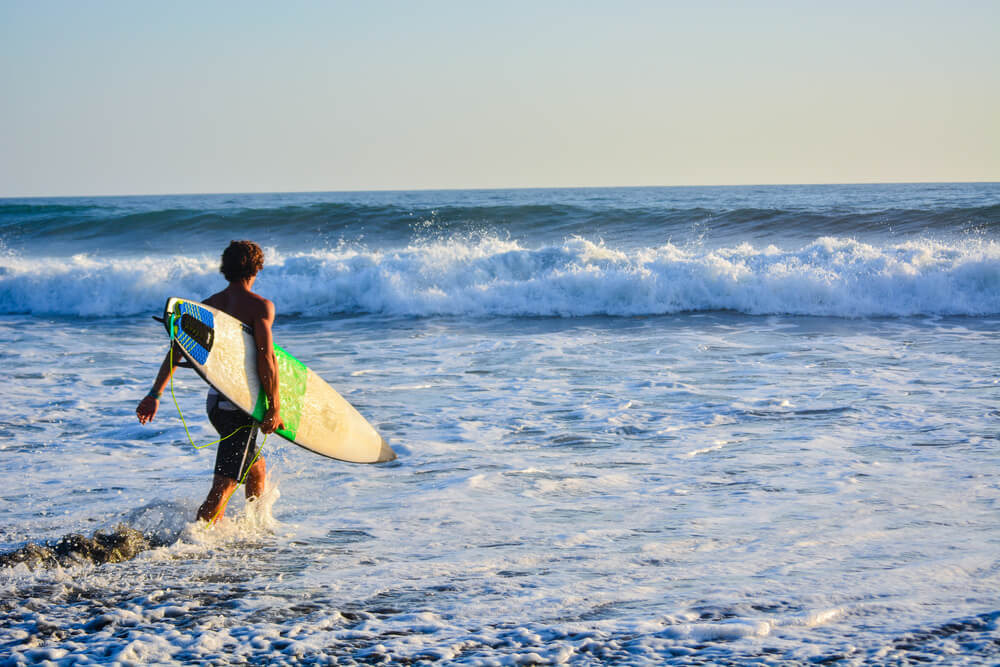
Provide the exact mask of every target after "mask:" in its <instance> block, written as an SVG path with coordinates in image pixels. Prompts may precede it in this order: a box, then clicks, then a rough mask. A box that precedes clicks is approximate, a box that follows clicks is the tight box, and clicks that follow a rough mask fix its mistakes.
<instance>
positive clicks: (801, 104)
mask: <svg viewBox="0 0 1000 667" xmlns="http://www.w3.org/2000/svg"><path fill="white" fill-rule="evenodd" d="M998 32H1000V2H961V1H958V2H956V1H954V0H952V1H949V2H879V3H870V2H839V3H830V2H761V3H739V2H704V3H672V2H639V1H634V2H629V1H618V2H543V1H540V0H537V1H535V2H504V3H486V2H445V1H439V2H435V1H430V2H379V1H371V2H356V3H355V2H282V3H277V2H211V3H203V2H171V3H136V2H106V1H101V0H95V1H94V2H55V1H53V2H27V1H25V2H20V1H14V0H0V86H2V90H3V91H4V102H3V104H2V105H0V196H22V195H82V194H147V193H148V194H155V193H174V192H178V193H184V192H251V191H301V190H359V189H361V190H364V189H417V188H473V187H558V186H602V185H607V186H627V185H697V184H748V183H844V182H904V181H983V180H987V181H997V180H1000V120H998V119H1000V39H997V38H996V35H997V34H998Z"/></svg>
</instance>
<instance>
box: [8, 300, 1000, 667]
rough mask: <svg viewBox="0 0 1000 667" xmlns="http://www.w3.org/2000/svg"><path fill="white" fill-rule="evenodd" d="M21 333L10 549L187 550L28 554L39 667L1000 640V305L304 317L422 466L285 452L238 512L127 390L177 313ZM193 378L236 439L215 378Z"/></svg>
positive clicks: (465, 658)
mask: <svg viewBox="0 0 1000 667" xmlns="http://www.w3.org/2000/svg"><path fill="white" fill-rule="evenodd" d="M0 324H2V329H0V331H2V335H3V336H4V339H5V343H8V342H9V343H15V342H16V340H17V337H18V336H19V335H21V334H20V333H18V332H24V331H25V330H26V329H27V328H28V325H29V324H30V328H31V330H32V338H33V340H34V341H35V342H34V343H33V344H32V345H31V346H27V347H26V346H23V345H16V344H5V345H4V349H5V350H7V352H6V353H5V356H6V358H5V364H6V367H7V369H8V371H9V372H10V373H11V377H12V378H16V379H17V380H18V386H19V388H20V389H19V391H18V394H19V397H18V404H19V405H20V407H21V409H20V410H17V411H10V410H9V405H10V404H8V410H7V411H5V412H7V414H5V415H4V419H3V421H4V423H5V424H6V426H5V428H6V429H7V433H9V434H10V437H9V438H7V439H5V442H4V444H3V445H2V446H3V449H2V452H3V462H4V467H5V471H4V474H5V478H6V479H7V480H8V486H7V488H6V490H5V491H4V501H5V505H7V506H8V507H9V508H11V511H10V517H11V520H10V521H9V523H8V526H7V528H5V531H4V534H3V541H4V544H5V545H6V546H7V547H13V546H17V545H18V544H19V543H20V542H21V541H23V540H28V539H47V538H53V537H58V536H59V535H62V534H63V533H66V532H69V531H80V532H89V531H90V530H92V529H93V528H95V527H104V526H109V525H111V524H113V523H115V522H118V521H121V520H122V519H123V518H124V519H126V520H128V521H131V523H132V524H133V525H136V526H137V527H139V528H140V529H142V530H147V531H151V532H154V533H156V532H159V534H161V535H162V536H164V537H167V538H169V539H171V540H172V543H171V545H170V546H167V547H163V548H158V549H153V550H150V551H147V552H144V553H143V554H141V555H140V556H139V557H137V558H136V559H135V560H133V561H130V562H128V563H121V564H105V565H100V566H90V567H87V566H77V567H70V568H57V569H54V570H52V569H49V570H39V571H35V572H28V571H26V570H25V569H24V568H22V569H16V570H12V571H7V572H4V573H3V574H0V582H2V586H3V590H4V595H3V599H4V602H3V603H2V606H0V610H2V611H0V614H2V618H3V622H2V624H0V627H2V628H3V629H2V630H0V646H2V647H3V650H4V651H7V652H9V654H10V655H11V656H13V658H14V659H15V660H16V659H18V656H21V657H23V658H24V659H26V660H38V659H41V658H43V657H46V656H47V657H48V658H49V659H60V658H66V657H67V656H69V655H71V654H72V655H83V656H87V657H89V658H90V659H92V660H95V661H104V660H108V659H116V660H120V661H129V660H131V661H135V662H147V661H150V660H154V661H156V660H167V661H170V660H176V661H186V660H209V661H210V660H218V661H221V662H237V661H241V660H244V659H246V660H253V661H279V662H280V661H282V660H292V659H294V658H299V659H302V660H305V661H315V662H346V663H350V662H369V661H378V660H383V659H384V660H390V661H404V660H416V659H425V658H426V659H442V660H449V661H458V662H470V663H483V662H487V663H488V662H500V663H504V662H513V661H520V660H525V659H527V660H541V661H551V662H559V661H563V660H571V661H576V662H582V663H593V664H597V663H600V662H603V661H607V660H621V661H625V662H635V663H642V662H648V663H650V664H653V663H659V662H664V661H677V662H678V663H691V662H726V661H744V660H758V661H763V662H775V663H778V662H782V663H784V662H788V661H793V662H794V661H808V660H813V659H816V658H830V659H839V658H838V657H837V656H841V657H842V659H843V660H844V661H846V662H848V663H850V662H864V661H878V662H891V661H908V660H919V659H921V658H922V656H924V657H930V658H932V659H937V660H943V661H944V660H946V661H948V662H955V661H958V662H961V661H967V662H970V663H975V662H979V661H981V660H984V659H987V660H991V659H996V656H997V655H998V651H997V646H998V642H997V640H998V634H997V631H996V623H995V620H996V618H997V616H1000V605H998V601H997V594H996V591H997V590H998V584H1000V581H998V570H997V568H998V561H997V558H996V553H997V547H996V544H997V541H998V539H1000V530H998V526H997V521H996V509H997V502H998V499H1000V484H998V482H1000V476H998V475H1000V465H998V463H1000V462H998V454H997V450H996V447H995V443H996V440H997V437H998V434H1000V420H998V413H997V411H996V408H995V401H996V397H997V384H996V380H995V378H994V376H993V373H994V369H995V367H996V365H997V361H998V358H997V357H998V355H997V352H996V346H995V344H994V341H993V331H995V329H996V326H997V324H998V320H993V319H968V318H960V319H931V318H920V319H910V320H900V319H892V320H874V321H856V320H842V319H822V318H795V317H756V318H754V317H750V318H748V317H745V316H741V315H732V314H723V313H714V314H712V313H708V314H700V315H684V316H671V317H643V318H580V319H573V320H565V319H545V318H540V319H533V320H515V319H504V318H490V319H473V320H468V319H434V318H427V319H422V320H410V319H393V318H385V317H354V318H351V317H344V318H339V319H334V320H318V319H315V320H308V319H305V320H303V319H299V320H295V321H294V322H292V323H288V324H285V325H282V326H279V327H278V328H277V329H276V335H277V336H278V337H279V339H280V341H281V342H282V345H283V346H284V347H286V349H289V350H290V351H292V352H293V353H296V354H298V355H299V356H300V357H303V358H305V359H307V360H308V361H309V362H310V364H311V365H312V367H313V368H315V369H316V370H317V371H318V372H319V373H320V374H321V375H323V376H324V377H327V378H329V379H330V380H332V381H334V383H335V384H336V385H338V386H340V387H341V388H342V390H343V391H344V393H345V395H346V396H347V397H348V398H349V400H351V401H352V402H353V403H354V404H355V405H356V406H357V407H358V408H359V409H360V410H361V411H362V412H363V413H365V414H367V415H369V416H371V417H372V418H373V421H374V422H375V424H376V426H377V427H378V428H379V429H380V431H382V432H383V433H384V434H385V435H386V436H387V437H389V438H390V439H391V442H392V443H393V445H394V446H395V447H396V449H397V451H398V452H399V453H400V458H399V459H398V460H397V461H396V462H393V463H390V464H385V465H379V466H356V465H349V464H343V463H338V462H334V461H328V460H324V459H321V458H317V457H316V456H315V455H312V454H310V453H308V452H306V451H304V450H300V449H298V448H296V447H294V446H293V445H290V444H288V443H285V442H282V441H278V440H275V439H271V440H269V442H268V444H267V446H266V453H267V458H268V465H269V469H270V475H271V484H272V491H275V490H276V491H277V492H278V495H280V499H274V498H269V499H267V500H266V502H264V503H262V505H264V507H261V508H258V509H257V511H254V512H251V513H250V514H245V513H244V512H243V511H242V510H241V508H242V501H234V507H233V509H232V510H231V512H230V513H231V514H233V516H234V518H233V519H232V520H231V521H230V522H229V523H228V524H227V525H225V526H221V527H219V528H218V529H216V530H210V531H207V532H206V531H204V530H198V529H196V528H194V527H192V526H190V525H188V524H187V523H186V520H189V519H190V517H191V516H192V515H193V512H194V509H195V507H196V506H197V503H198V501H199V500H200V496H201V494H202V493H204V492H205V491H206V490H207V484H208V481H209V476H210V468H211V460H212V454H211V452H210V451H207V450H206V451H203V452H198V451H196V450H195V449H194V448H192V447H191V445H190V444H188V443H186V442H184V441H183V430H182V428H181V426H180V424H179V421H178V419H177V415H176V410H174V409H173V406H172V405H170V404H169V403H167V402H165V403H164V405H163V406H162V408H161V414H160V415H158V417H157V420H156V421H155V422H154V424H153V425H152V426H151V427H146V428H144V427H141V426H139V425H138V424H137V423H133V422H132V421H131V420H132V419H133V418H132V416H131V414H130V413H131V410H133V409H134V406H133V405H132V403H133V402H134V400H133V399H134V398H135V397H136V396H139V395H141V393H142V390H143V388H144V387H145V384H146V382H147V380H146V379H145V378H142V379H140V378H139V377H136V379H135V380H129V381H125V382H123V381H121V380H118V379H117V378H121V377H129V375H130V373H132V374H134V373H133V370H134V369H135V368H145V369H147V370H149V371H150V373H151V372H152V370H154V365H153V360H154V359H155V358H156V356H157V355H158V353H159V352H160V351H161V350H160V348H161V347H162V345H160V344H159V343H160V341H159V340H158V339H157V338H156V334H158V333H159V332H158V330H157V327H158V325H157V324H156V323H154V322H151V321H150V322H149V323H146V322H135V321H132V320H122V321H113V322H108V323H98V322H91V321H85V322H82V323H81V322H75V323H74V326H73V327H72V328H73V329H75V331H73V332H70V331H68V330H67V329H68V327H67V326H66V324H67V323H66V322H64V321H59V320H52V321H48V322H44V321H38V320H34V321H31V318H25V317H17V316H8V317H5V318H3V320H2V323H0ZM83 335H90V336H91V337H92V338H88V339H87V340H96V341H97V342H95V343H93V344H92V345H91V346H90V347H89V349H84V350H81V349H80V346H79V345H78V343H79V341H80V339H81V336H83ZM102 336H103V337H105V339H106V340H107V339H110V338H111V337H112V336H114V341H113V343H112V342H100V341H101V340H102ZM42 340H44V341H46V342H47V344H46V345H44V346H43V345H41V344H40V341H42ZM314 341H322V342H320V343H316V342H314ZM43 350H44V352H45V353H46V354H47V355H54V356H56V357H58V358H59V359H61V361H60V362H58V363H56V362H51V363H49V364H48V365H47V366H46V370H45V371H44V372H43V373H33V372H32V371H31V370H30V369H31V368H33V367H37V366H38V361H37V359H38V358H39V356H40V355H42V353H43ZM81 382H85V383H86V385H87V386H90V387H92V388H93V389H94V390H93V391H91V392H78V391H76V390H75V389H76V388H77V387H78V386H79V384H80V383H81ZM98 388H99V389H98ZM175 389H176V393H177V395H178V397H179V399H180V407H181V409H182V411H183V412H184V414H185V416H186V418H187V419H188V422H189V424H191V425H192V433H193V434H195V435H196V439H197V438H198V437H200V438H201V439H202V441H207V440H208V439H209V437H210V435H211V434H210V432H209V427H207V426H206V423H205V421H206V420H204V419H203V417H202V415H201V414H200V412H199V409H200V407H201V405H200V404H201V401H202V386H201V384H200V380H198V379H197V378H196V377H195V376H194V375H193V374H190V373H188V375H187V376H183V375H182V376H179V377H178V382H177V383H176V386H175ZM16 471H20V474H15V472H16ZM95 481H96V482H97V483H96V484H95ZM275 500H276V502H275ZM271 502H273V505H270V503H271ZM268 505H270V506H268ZM136 508H139V509H138V510H137V509H136ZM171 536H172V537H171ZM61 651H67V653H60V652H61Z"/></svg>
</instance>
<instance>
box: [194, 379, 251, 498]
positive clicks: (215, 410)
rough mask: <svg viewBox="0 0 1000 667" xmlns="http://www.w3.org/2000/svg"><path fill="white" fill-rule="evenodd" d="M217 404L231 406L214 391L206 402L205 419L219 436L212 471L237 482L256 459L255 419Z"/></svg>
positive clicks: (240, 411) (237, 410)
mask: <svg viewBox="0 0 1000 667" xmlns="http://www.w3.org/2000/svg"><path fill="white" fill-rule="evenodd" d="M220 403H221V404H222V405H223V406H228V405H232V404H231V403H229V401H227V400H226V399H225V398H223V397H222V396H221V395H219V394H217V393H215V392H211V393H209V395H208V398H207V399H206V401H205V411H206V412H208V420H209V421H210V422H212V426H214V427H215V430H216V431H218V432H219V435H220V436H221V437H222V440H221V441H220V442H219V449H218V450H217V452H216V454H215V474H216V475H222V476H223V477H228V478H229V479H232V480H235V481H237V482H239V481H242V480H243V478H244V477H245V476H246V474H247V471H248V470H249V469H250V466H251V465H252V464H253V463H254V462H255V460H256V458H257V453H258V451H259V449H258V447H257V422H255V421H254V420H253V419H252V418H251V417H250V416H249V415H247V414H246V413H245V412H243V411H242V410H240V409H239V408H236V409H235V410H231V409H227V408H226V407H220ZM234 407H235V406H234Z"/></svg>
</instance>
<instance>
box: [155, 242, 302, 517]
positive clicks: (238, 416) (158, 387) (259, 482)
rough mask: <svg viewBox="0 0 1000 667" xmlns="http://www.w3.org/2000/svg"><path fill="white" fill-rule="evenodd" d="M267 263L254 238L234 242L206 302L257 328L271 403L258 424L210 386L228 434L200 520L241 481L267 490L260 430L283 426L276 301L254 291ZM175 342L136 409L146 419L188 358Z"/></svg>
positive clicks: (257, 492)
mask: <svg viewBox="0 0 1000 667" xmlns="http://www.w3.org/2000/svg"><path fill="white" fill-rule="evenodd" d="M263 266H264V252H263V251H262V250H261V249H260V246H258V245H257V244H256V243H254V242H252V241H233V242H232V243H230V244H229V247H227V248H226V249H225V251H224V252H223V253H222V265H221V267H220V271H221V272H222V275H223V276H225V278H226V280H228V281H229V286H228V287H226V288H225V289H224V290H222V291H221V292H217V293H215V294H213V295H212V296H210V297H208V298H207V299H205V301H204V303H205V304H206V305H209V306H212V307H214V308H218V309H219V310H221V311H223V312H225V313H228V314H230V315H232V316H233V317H235V318H236V319H238V320H240V321H241V322H243V323H244V324H246V325H248V326H250V327H251V328H252V329H253V337H254V342H255V343H256V346H257V373H258V375H259V377H260V384H261V387H262V389H263V391H264V393H265V395H266V396H267V405H268V408H267V411H266V412H265V413H264V415H263V419H261V421H260V423H259V424H258V423H257V422H256V421H254V419H253V418H251V417H249V416H248V415H246V414H245V413H244V412H243V411H241V410H240V409H239V408H238V407H236V406H235V405H233V404H232V403H230V402H229V401H227V400H226V399H225V398H223V397H222V396H221V395H220V394H219V392H217V391H216V390H215V389H214V388H210V389H209V392H208V398H207V401H206V409H207V411H208V419H209V421H210V422H212V426H213V427H215V430H216V431H218V432H219V436H221V437H223V439H222V441H221V442H220V443H219V449H218V452H217V454H216V458H215V475H214V477H213V479H212V488H211V489H210V490H209V492H208V497H207V498H205V502H203V503H202V504H201V507H199V508H198V519H200V520H202V521H214V520H215V519H217V518H218V517H221V516H222V515H223V513H224V512H225V511H226V503H227V502H228V501H229V496H231V495H232V493H233V491H235V489H236V486H237V485H238V484H239V482H240V480H245V482H246V497H247V499H248V500H250V499H254V498H259V497H260V496H261V495H263V493H264V484H265V479H266V472H267V469H266V465H265V463H264V458H263V457H261V456H259V452H258V447H257V430H258V428H259V429H260V430H262V431H264V433H273V432H274V431H275V430H277V429H279V428H283V427H284V424H283V423H282V421H281V416H280V411H281V403H280V396H279V395H278V360H277V358H276V357H275V354H274V341H273V338H272V335H271V325H272V324H273V323H274V304H273V303H271V302H270V301H269V300H267V299H265V298H264V297H262V296H260V295H259V294H254V293H253V292H252V291H251V288H252V287H253V283H254V281H255V280H256V279H257V273H258V272H259V271H260V270H261V269H262V268H263ZM173 345H174V346H175V347H174V349H173V353H171V352H169V351H168V352H167V356H166V358H165V359H164V360H163V363H162V364H161V365H160V372H159V373H157V375H156V380H154V381H153V387H152V389H150V392H149V394H148V395H146V397H145V398H143V399H142V401H141V402H140V403H139V407H137V408H136V410H135V414H136V416H138V418H139V422H140V423H142V424H146V423H148V422H151V421H152V420H153V417H155V416H156V410H157V408H158V407H159V405H160V396H161V395H162V394H163V391H164V389H166V387H167V382H169V381H170V376H171V375H172V374H173V372H174V368H175V367H176V366H177V364H178V362H179V361H180V360H181V359H182V358H183V356H182V354H181V351H180V346H179V345H178V344H177V343H176V342H174V343H173Z"/></svg>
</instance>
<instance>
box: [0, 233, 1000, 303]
mask: <svg viewBox="0 0 1000 667" xmlns="http://www.w3.org/2000/svg"><path fill="white" fill-rule="evenodd" d="M220 284H221V278H220V277H219V276H218V274H217V264H216V260H215V259H214V258H207V257H201V258H188V257H172V258H167V257H163V256H150V257H145V258H141V259H107V258H103V257H97V256H92V255H77V256H74V257H72V258H69V259H63V258H60V259H45V258H30V259H29V258H22V257H18V256H16V255H12V254H6V255H4V256H3V257H2V258H0V313H36V314H63V315H83V316H91V315H128V314H134V313H141V312H152V311H156V310H157V309H158V308H160V307H161V306H162V303H163V301H164V300H165V298H166V297H167V296H168V295H171V294H174V295H176V294H181V295H183V296H188V297H191V298H204V297H205V296H207V295H208V294H210V293H212V292H213V291H215V290H216V289H218V287H219V286H220ZM258 288H259V289H260V291H262V292H263V293H264V294H266V295H268V296H269V297H271V298H272V299H273V300H274V301H275V302H276V303H277V304H279V306H280V310H281V312H283V313H285V314H295V313H301V314H307V315H330V314H336V313H352V312H368V313H382V314H388V315H413V316H429V315H471V316H489V315H501V316H521V315H523V316H552V315H554V316H563V317H574V316H586V315H654V314H667V313H676V312H684V311H707V310H732V311H737V312H741V313H748V314H768V313H785V314H800V315H824V316H836V317H864V316H908V315H984V314H994V313H1000V244H997V243H996V242H994V241H985V240H975V239H969V240H964V241H953V242H943V241H935V240H929V239H924V240H910V241H906V242H902V243H898V244H886V245H872V244H869V243H863V242H860V241H856V240H852V239H844V238H831V237H825V238H820V239H817V240H816V241H814V242H813V243H811V244H809V245H807V246H805V247H802V248H799V249H793V250H788V249H779V248H776V247H774V246H764V247H755V246H752V245H750V244H748V243H743V244H740V245H737V246H734V247H729V248H716V249H709V248H704V247H700V246H685V247H680V246H675V245H671V244H666V245H663V246H659V247H646V248H639V249H630V250H627V251H626V250H619V249H615V248H610V247H606V246H605V245H603V244H601V243H595V242H592V241H589V240H585V239H582V238H575V237H574V238H570V239H567V240H566V241H564V242H563V243H562V244H560V245H553V246H545V247H540V248H528V247H525V246H524V245H522V244H520V243H518V242H516V241H508V240H501V239H498V238H494V237H484V238H478V239H467V238H462V239H450V240H446V241H439V242H432V243H423V244H416V245H411V246H409V247H407V248H404V249H401V250H368V249H365V248H361V247H349V246H342V247H338V248H336V249H333V250H324V251H315V252H309V253H298V254H289V253H283V252H276V251H273V250H272V251H271V252H270V258H269V264H268V265H267V267H266V268H265V270H264V272H263V273H262V274H261V277H260V280H259V282H258Z"/></svg>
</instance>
